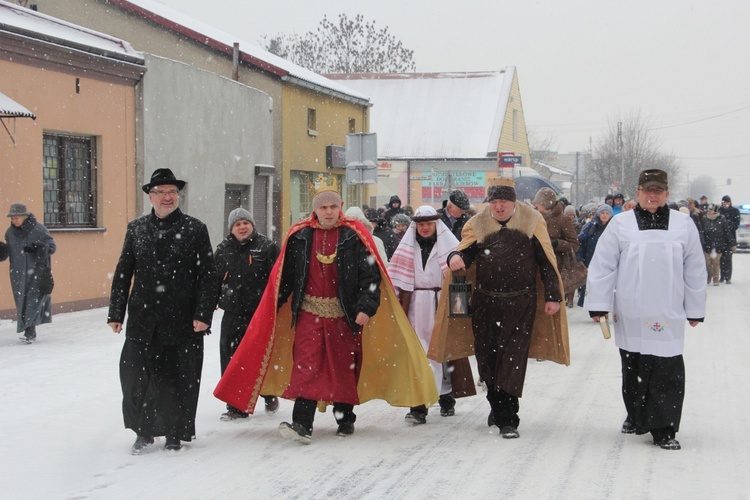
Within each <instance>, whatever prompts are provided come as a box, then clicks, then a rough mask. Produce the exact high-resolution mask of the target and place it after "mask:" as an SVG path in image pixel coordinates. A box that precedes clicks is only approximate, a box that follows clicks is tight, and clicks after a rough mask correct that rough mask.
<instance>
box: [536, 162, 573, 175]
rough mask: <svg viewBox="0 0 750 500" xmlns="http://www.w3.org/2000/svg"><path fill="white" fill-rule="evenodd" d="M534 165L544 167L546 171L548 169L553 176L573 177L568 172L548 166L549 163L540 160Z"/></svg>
mask: <svg viewBox="0 0 750 500" xmlns="http://www.w3.org/2000/svg"><path fill="white" fill-rule="evenodd" d="M535 163H536V164H538V165H541V166H542V167H544V168H546V169H548V170H549V171H550V172H552V173H553V174H558V175H573V172H571V171H569V170H565V169H564V168H560V167H557V166H555V165H550V164H549V163H546V162H543V161H541V160H537V161H536V162H535Z"/></svg>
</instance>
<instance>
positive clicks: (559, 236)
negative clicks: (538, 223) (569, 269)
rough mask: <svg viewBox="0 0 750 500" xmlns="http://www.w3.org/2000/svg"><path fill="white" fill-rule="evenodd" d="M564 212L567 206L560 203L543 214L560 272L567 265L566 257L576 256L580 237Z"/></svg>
mask: <svg viewBox="0 0 750 500" xmlns="http://www.w3.org/2000/svg"><path fill="white" fill-rule="evenodd" d="M564 210H565V205H564V204H563V203H562V202H560V201H558V202H556V203H555V204H554V205H553V207H552V209H551V210H549V211H548V212H546V213H544V214H542V215H543V216H544V221H545V222H546V223H547V233H548V234H549V239H550V241H551V242H552V248H553V249H554V250H555V257H557V269H559V270H562V269H563V266H564V265H565V264H566V259H565V258H564V255H565V254H569V253H573V254H575V253H576V252H577V251H578V235H577V234H576V231H575V229H574V228H573V221H572V220H570V219H569V218H568V217H565V215H564V214H563V211H564ZM567 262H569V261H567Z"/></svg>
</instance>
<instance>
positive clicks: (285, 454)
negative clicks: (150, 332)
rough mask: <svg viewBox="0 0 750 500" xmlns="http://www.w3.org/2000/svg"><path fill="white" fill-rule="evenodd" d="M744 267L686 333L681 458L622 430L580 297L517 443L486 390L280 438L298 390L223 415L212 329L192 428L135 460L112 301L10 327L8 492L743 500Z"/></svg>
mask: <svg viewBox="0 0 750 500" xmlns="http://www.w3.org/2000/svg"><path fill="white" fill-rule="evenodd" d="M734 262H735V271H734V278H733V284H732V285H728V286H727V285H722V286H720V287H709V289H708V295H709V305H708V317H707V322H706V323H704V324H703V325H700V326H698V327H697V328H689V330H688V339H687V346H686V351H685V364H686V369H687V395H686V399H685V409H684V414H683V420H682V430H681V432H680V433H679V434H678V435H677V437H678V439H679V440H680V442H681V443H682V445H683V449H682V450H681V451H676V452H675V451H665V450H661V449H659V448H656V447H654V446H653V445H651V444H650V438H649V437H648V436H634V435H629V436H626V435H623V434H620V432H619V429H620V425H621V423H622V419H623V418H624V416H625V413H624V409H623V405H622V401H621V398H620V392H619V387H620V373H619V370H620V367H619V356H618V352H617V349H616V348H615V345H614V342H613V340H609V341H605V340H604V339H603V338H602V336H601V333H600V331H599V327H598V326H597V325H596V324H594V323H593V322H591V321H590V320H589V319H588V317H587V315H586V314H585V313H584V312H583V310H581V309H580V308H576V309H574V310H572V311H571V312H570V317H569V324H570V336H571V339H570V340H571V342H570V343H571V352H572V363H571V366H570V367H567V368H566V367H563V366H559V365H555V364H553V363H549V362H543V363H538V362H535V361H530V363H529V371H528V378H527V382H526V389H525V392H524V397H523V398H522V399H521V414H520V415H521V425H520V428H519V431H520V433H521V438H520V439H517V440H503V439H501V438H500V437H499V436H498V433H497V429H494V430H491V429H489V428H488V427H487V426H486V417H487V413H488V405H487V402H486V400H485V399H484V397H483V396H482V395H480V396H476V397H473V398H469V399H461V400H459V401H458V404H457V406H456V416H455V417H452V418H442V417H440V416H439V412H438V411H436V410H435V409H433V410H432V411H431V412H430V416H429V417H428V423H427V425H423V426H418V427H410V426H408V425H407V424H406V423H405V422H404V420H403V417H404V414H405V413H406V410H404V409H401V408H392V407H390V406H388V405H387V404H385V403H382V402H379V401H376V402H370V403H367V404H365V405H362V406H360V407H358V408H357V409H356V412H357V414H358V421H357V427H356V432H355V434H354V436H352V437H349V438H338V437H336V436H335V435H334V432H335V429H336V425H335V423H334V419H333V416H332V415H331V414H330V412H329V413H327V414H317V417H316V427H315V432H314V434H313V443H312V445H310V446H308V447H302V446H300V445H296V444H294V443H290V442H287V441H285V440H283V439H282V438H281V437H280V436H279V435H278V432H277V430H276V427H277V425H278V423H279V422H281V421H282V420H288V419H289V418H290V415H291V408H292V404H291V402H289V401H282V402H281V409H280V411H279V413H277V414H276V415H272V416H268V415H265V414H263V413H260V414H258V415H255V416H251V417H250V418H249V419H247V420H245V421H239V422H220V421H219V418H218V417H219V414H220V413H221V412H222V411H223V405H222V403H221V402H219V401H218V400H216V399H214V398H213V396H212V395H211V392H212V390H213V388H214V386H215V385H216V382H217V381H218V378H219V354H218V335H217V334H214V335H212V336H210V337H208V338H207V339H206V340H207V342H206V361H205V364H204V370H203V376H204V378H203V385H202V389H201V392H202V394H201V400H200V404H199V408H198V418H197V429H198V436H197V439H196V440H194V441H193V442H191V443H189V444H187V446H185V447H184V448H183V450H182V451H180V452H177V453H174V452H165V451H163V450H162V447H163V440H160V441H159V442H158V443H157V446H155V447H152V449H151V450H150V451H149V452H148V453H146V454H144V455H142V456H139V457H133V456H131V455H130V454H129V449H130V445H131V444H132V442H133V439H134V434H133V433H132V432H131V431H128V430H125V429H124V428H123V426H122V416H121V412H120V397H121V395H120V386H119V379H118V373H117V367H118V359H119V355H120V349H121V345H122V337H121V336H118V335H115V334H113V333H111V331H110V330H109V329H108V328H107V326H106V324H105V322H106V319H105V318H106V310H105V309H96V310H92V311H84V312H78V313H70V314H61V315H58V316H56V317H55V319H54V323H52V324H51V325H44V326H42V327H40V328H39V330H38V331H39V341H38V342H37V343H36V344H34V345H30V346H27V345H23V344H21V342H20V341H19V340H17V337H18V335H17V334H16V333H15V323H12V322H10V321H7V320H6V321H2V322H0V408H1V410H0V436H2V439H1V440H0V450H1V451H0V497H2V498H10V499H18V498H33V499H35V498H45V499H50V498H51V499H89V498H92V499H93V498H102V499H103V498H106V499H113V498H201V499H206V498H222V499H227V498H283V499H296V498H305V499H306V498H373V499H376V498H378V499H379V498H419V499H429V498H456V497H463V498H467V499H468V498H472V499H473V498H493V499H494V498H533V499H539V498H542V499H546V498H560V499H568V498H576V499H587V498H591V499H600V498H688V499H700V498H750V480H748V478H747V470H748V467H749V466H750V439H748V435H747V430H748V429H750V411H749V410H750V402H749V401H748V396H749V395H750V391H749V390H748V388H747V386H748V381H749V380H750V363H748V360H749V359H750V340H748V338H749V336H750V335H749V333H750V328H749V327H748V325H750V307H749V306H748V304H749V301H750V299H749V297H750V254H740V255H737V256H735V258H734ZM2 286H7V282H6V283H4V284H3V285H2ZM569 311H570V310H569ZM219 314H220V313H217V317H216V318H215V320H214V323H215V324H218V321H219V319H220V318H219ZM215 329H216V330H218V328H215Z"/></svg>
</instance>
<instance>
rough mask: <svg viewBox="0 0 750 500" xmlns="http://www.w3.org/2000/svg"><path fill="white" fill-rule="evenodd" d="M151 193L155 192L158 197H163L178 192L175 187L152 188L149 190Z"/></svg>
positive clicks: (174, 194)
mask: <svg viewBox="0 0 750 500" xmlns="http://www.w3.org/2000/svg"><path fill="white" fill-rule="evenodd" d="M150 193H151V194H155V195H156V196H158V197H159V198H164V197H165V196H166V195H169V196H177V195H178V194H179V193H180V192H179V191H178V190H177V189H168V190H166V191H165V190H162V189H154V190H152V191H150Z"/></svg>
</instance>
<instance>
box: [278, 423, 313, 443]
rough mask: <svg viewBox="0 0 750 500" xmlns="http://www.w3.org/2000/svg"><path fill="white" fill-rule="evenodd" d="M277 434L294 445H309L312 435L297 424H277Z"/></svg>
mask: <svg viewBox="0 0 750 500" xmlns="http://www.w3.org/2000/svg"><path fill="white" fill-rule="evenodd" d="M279 433H280V434H281V435H282V436H284V437H285V438H287V439H291V440H292V441H294V442H295V443H300V444H310V441H312V435H311V434H310V431H308V430H307V429H305V427H304V426H303V425H302V424H300V423H297V422H292V423H291V424H290V423H289V422H281V423H280V424H279Z"/></svg>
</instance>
